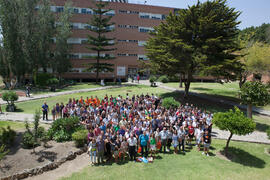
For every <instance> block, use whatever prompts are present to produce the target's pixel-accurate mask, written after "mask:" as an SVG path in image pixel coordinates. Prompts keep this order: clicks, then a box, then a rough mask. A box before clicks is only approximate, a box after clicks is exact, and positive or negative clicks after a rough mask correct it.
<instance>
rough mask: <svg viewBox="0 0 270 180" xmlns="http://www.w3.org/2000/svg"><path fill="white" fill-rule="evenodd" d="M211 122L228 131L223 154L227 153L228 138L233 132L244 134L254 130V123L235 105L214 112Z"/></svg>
mask: <svg viewBox="0 0 270 180" xmlns="http://www.w3.org/2000/svg"><path fill="white" fill-rule="evenodd" d="M213 123H214V124H215V125H216V126H217V127H218V128H219V129H221V130H225V131H229V132H230V136H229V138H228V140H227V143H226V147H225V155H227V152H228V147H229V143H230V140H231V138H232V136H233V135H234V134H236V135H241V136H242V135H246V134H249V133H252V132H253V131H254V130H255V127H256V123H255V122H253V120H252V119H250V118H247V117H246V116H245V115H244V113H243V112H242V111H240V110H239V109H238V108H237V107H234V110H232V109H230V110H229V111H227V112H219V113H216V114H214V117H213Z"/></svg>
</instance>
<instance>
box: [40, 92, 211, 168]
mask: <svg viewBox="0 0 270 180" xmlns="http://www.w3.org/2000/svg"><path fill="white" fill-rule="evenodd" d="M43 109H45V111H46V112H48V108H47V105H46V104H44V105H43ZM43 112H44V111H43ZM52 114H53V116H54V118H57V117H70V116H78V117H79V118H80V122H81V124H82V125H84V126H85V128H86V129H88V130H89V132H88V136H87V139H88V153H89V155H90V157H91V163H92V164H95V163H96V159H97V163H102V162H104V160H105V159H106V161H115V162H118V161H120V160H124V159H125V158H129V159H130V160H132V161H136V157H137V155H138V154H141V156H142V157H146V158H147V157H148V154H149V153H150V155H151V156H153V157H154V156H155V154H156V153H157V152H163V153H167V152H171V149H172V151H173V152H174V153H175V154H177V153H179V152H181V153H185V146H186V145H189V146H192V144H191V143H192V141H193V140H194V138H195V142H196V146H197V148H198V151H200V150H201V145H203V147H204V151H203V152H202V154H206V155H207V156H208V151H209V147H210V144H211V130H212V123H211V121H212V116H213V115H212V114H211V113H206V112H205V111H202V110H200V109H198V108H197V107H194V106H193V105H189V104H186V105H181V106H179V107H178V108H170V109H166V108H164V107H162V99H161V98H159V97H157V96H155V95H154V94H152V95H149V94H146V95H143V94H142V95H137V96H135V95H133V96H131V97H130V96H129V94H126V97H125V98H124V97H123V96H121V95H119V96H118V97H113V96H108V95H105V97H104V98H103V99H101V100H99V98H98V97H92V96H91V97H90V98H89V97H87V98H86V99H83V97H81V98H80V99H77V100H76V99H70V100H69V102H68V103H67V104H66V105H64V104H63V103H60V104H56V105H55V106H54V107H53V109H52ZM45 117H46V113H45Z"/></svg>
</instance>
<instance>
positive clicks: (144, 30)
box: [139, 27, 155, 33]
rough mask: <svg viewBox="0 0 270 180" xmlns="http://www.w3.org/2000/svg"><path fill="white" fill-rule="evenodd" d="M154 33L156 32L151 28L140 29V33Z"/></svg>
mask: <svg viewBox="0 0 270 180" xmlns="http://www.w3.org/2000/svg"><path fill="white" fill-rule="evenodd" d="M154 31H155V29H154V28H150V27H140V28H139V32H143V33H148V32H154Z"/></svg>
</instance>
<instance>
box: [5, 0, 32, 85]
mask: <svg viewBox="0 0 270 180" xmlns="http://www.w3.org/2000/svg"><path fill="white" fill-rule="evenodd" d="M19 9H20V4H19V3H18V1H16V0H14V1H6V0H0V26H1V33H2V35H3V42H2V43H3V49H4V55H5V58H4V61H3V60H2V61H1V65H2V63H3V65H4V69H5V71H6V72H5V73H6V74H5V76H4V78H5V79H4V80H5V84H8V82H9V81H10V79H9V77H11V76H13V77H16V79H18V80H20V79H21V78H22V77H23V76H24V74H25V72H26V70H27V68H26V67H27V64H26V63H25V59H24V57H23V49H22V38H21V32H20V22H19V18H20V16H22V15H20V13H19V12H18V10H19ZM6 68H8V70H6ZM1 74H2V72H1ZM8 76H9V77H8Z"/></svg>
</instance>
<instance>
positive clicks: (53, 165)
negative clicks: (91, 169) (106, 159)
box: [1, 148, 87, 180]
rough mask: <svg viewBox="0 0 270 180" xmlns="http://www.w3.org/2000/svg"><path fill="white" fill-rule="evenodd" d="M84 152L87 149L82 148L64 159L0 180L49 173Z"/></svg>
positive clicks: (11, 179)
mask: <svg viewBox="0 0 270 180" xmlns="http://www.w3.org/2000/svg"><path fill="white" fill-rule="evenodd" d="M86 150H87V148H82V149H80V150H77V151H75V152H72V151H70V152H69V153H68V155H66V156H65V157H63V158H61V159H59V160H58V161H56V162H49V163H47V164H44V165H42V166H38V167H36V168H32V169H25V170H23V171H21V172H19V173H16V174H13V175H10V176H6V177H3V178H1V180H14V179H24V178H27V177H31V176H35V175H38V174H42V173H43V172H46V171H50V170H53V169H56V168H58V167H59V166H61V165H62V164H64V163H65V162H66V161H70V160H73V159H75V158H76V156H78V155H81V154H83V153H84V152H86Z"/></svg>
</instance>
